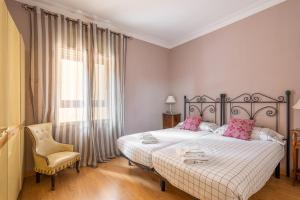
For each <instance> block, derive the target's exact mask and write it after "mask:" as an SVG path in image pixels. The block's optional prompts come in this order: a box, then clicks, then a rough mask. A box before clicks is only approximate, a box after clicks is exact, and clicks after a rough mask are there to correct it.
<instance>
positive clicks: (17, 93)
mask: <svg viewBox="0 0 300 200" xmlns="http://www.w3.org/2000/svg"><path fill="white" fill-rule="evenodd" d="M7 22H8V29H7V30H8V40H7V41H8V48H7V52H8V56H7V62H8V65H7V67H8V72H7V75H6V82H7V83H8V84H7V88H8V91H7V97H8V100H7V103H6V106H7V109H8V110H7V113H6V117H7V123H8V127H9V129H11V130H10V131H9V132H8V200H15V199H17V197H18V194H19V191H20V179H21V174H20V172H21V169H20V128H19V127H20V124H21V121H20V120H21V90H20V84H21V81H20V80H21V62H20V60H21V59H20V58H21V55H20V52H21V48H20V42H21V41H20V34H19V31H18V29H17V27H16V25H15V23H14V21H13V19H12V18H11V16H10V15H8V18H7Z"/></svg>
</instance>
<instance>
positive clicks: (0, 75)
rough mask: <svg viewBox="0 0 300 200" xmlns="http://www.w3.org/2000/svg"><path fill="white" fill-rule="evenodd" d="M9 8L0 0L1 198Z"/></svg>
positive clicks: (3, 192)
mask: <svg viewBox="0 0 300 200" xmlns="http://www.w3.org/2000/svg"><path fill="white" fill-rule="evenodd" d="M6 50H7V9H6V6H5V3H4V0H0V194H1V195H0V200H6V199H7V198H8V193H7V191H8V187H7V181H8V175H7V174H8V169H7V164H8V146H7V135H6V134H4V130H5V127H6V126H7V123H6V118H5V113H6V107H5V104H6V88H5V74H6V71H5V69H6V65H7V63H6V56H7V54H6V53H7V52H6Z"/></svg>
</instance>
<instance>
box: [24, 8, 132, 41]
mask: <svg viewBox="0 0 300 200" xmlns="http://www.w3.org/2000/svg"><path fill="white" fill-rule="evenodd" d="M22 7H23V8H24V9H25V10H27V11H29V12H31V11H33V10H35V9H36V7H35V6H30V5H28V4H22ZM42 10H43V12H45V13H46V14H48V15H52V16H55V17H57V16H58V15H59V14H57V13H54V12H51V11H49V10H45V9H42ZM66 20H69V21H73V22H78V20H76V19H72V18H70V17H66ZM83 25H85V26H88V23H85V22H83ZM97 28H98V29H100V30H102V31H105V30H108V29H105V28H101V27H97ZM110 32H111V33H113V34H116V35H121V34H122V33H118V32H115V31H110ZM122 35H123V36H124V37H126V38H128V39H133V37H131V36H128V35H125V34H122Z"/></svg>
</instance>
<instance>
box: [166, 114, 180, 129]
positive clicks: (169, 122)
mask: <svg viewBox="0 0 300 200" xmlns="http://www.w3.org/2000/svg"><path fill="white" fill-rule="evenodd" d="M162 117H163V128H173V127H174V126H176V125H177V124H178V123H179V122H180V118H181V114H180V113H179V114H169V113H163V114H162Z"/></svg>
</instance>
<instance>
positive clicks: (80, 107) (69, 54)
mask: <svg viewBox="0 0 300 200" xmlns="http://www.w3.org/2000/svg"><path fill="white" fill-rule="evenodd" d="M86 63H87V54H86V52H84V53H80V52H79V53H78V52H76V51H72V50H71V51H70V50H69V51H64V57H63V58H62V59H61V61H60V72H59V73H60V80H59V82H60V84H59V87H58V90H59V94H60V95H59V96H60V100H59V101H60V102H59V122H60V123H65V122H83V121H87V119H88V111H89V110H90V109H92V113H93V119H92V120H101V119H106V118H107V108H106V103H105V99H106V96H107V94H106V74H105V73H106V71H105V68H104V66H103V65H96V66H95V68H94V70H93V75H92V76H93V83H92V84H93V89H92V90H91V89H90V88H89V87H90V86H89V84H90V83H89V82H88V76H89V75H88V73H87V67H88V66H87V64H86ZM90 92H92V93H90ZM88 95H92V96H93V98H92V99H93V100H92V102H89V101H88ZM90 103H92V106H89V104H90Z"/></svg>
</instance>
